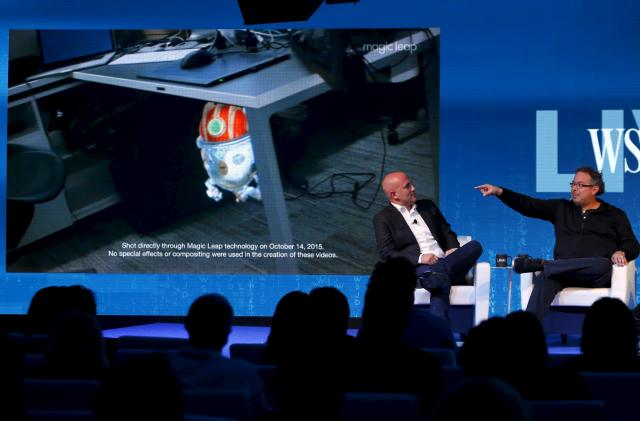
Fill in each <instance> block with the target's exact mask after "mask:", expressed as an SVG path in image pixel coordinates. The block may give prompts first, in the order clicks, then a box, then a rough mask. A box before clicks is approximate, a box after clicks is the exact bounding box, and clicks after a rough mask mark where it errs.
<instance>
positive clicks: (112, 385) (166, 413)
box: [94, 353, 184, 421]
mask: <svg viewBox="0 0 640 421" xmlns="http://www.w3.org/2000/svg"><path fill="white" fill-rule="evenodd" d="M183 412H184V403H183V400H182V390H181V388H180V383H179V381H178V379H177V377H176V375H175V373H174V371H173V370H172V369H171V366H170V365H169V362H168V360H167V357H166V355H163V354H160V353H153V354H149V355H145V356H143V357H139V358H136V359H132V360H129V361H127V362H125V363H123V364H121V365H119V366H116V367H114V368H113V369H111V370H110V371H109V372H108V374H107V375H106V377H105V379H104V380H103V382H102V384H101V386H100V388H99V389H98V391H97V392H96V397H95V404H94V413H95V420H96V421H123V420H124V421H137V420H154V421H182V420H183Z"/></svg>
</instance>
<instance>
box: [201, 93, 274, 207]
mask: <svg viewBox="0 0 640 421" xmlns="http://www.w3.org/2000/svg"><path fill="white" fill-rule="evenodd" d="M199 132H200V135H199V136H198V138H197V139H196V144H197V145H198V148H200V155H201V156H202V162H203V163H204V168H205V170H207V174H208V175H209V178H208V179H207V181H206V182H205V186H206V187H207V196H209V197H210V198H212V199H213V200H215V201H216V202H218V201H220V200H222V191H220V189H224V190H228V191H230V192H232V193H233V194H235V196H236V202H244V201H246V200H247V199H248V198H249V197H252V198H254V199H256V200H261V199H262V195H261V193H260V186H259V184H258V175H257V174H256V165H255V160H254V157H253V147H252V145H251V137H250V136H249V127H248V124H247V116H246V114H245V112H244V110H243V109H242V108H241V107H236V106H233V105H226V104H216V103H213V102H208V103H207V104H206V105H205V106H204V110H203V111H202V118H201V119H200V127H199ZM252 184H253V185H252Z"/></svg>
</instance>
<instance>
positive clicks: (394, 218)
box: [373, 172, 482, 319]
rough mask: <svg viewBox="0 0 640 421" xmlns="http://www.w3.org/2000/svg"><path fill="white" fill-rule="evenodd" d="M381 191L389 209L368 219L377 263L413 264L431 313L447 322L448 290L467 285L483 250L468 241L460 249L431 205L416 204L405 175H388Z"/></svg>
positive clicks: (413, 191) (478, 244)
mask: <svg viewBox="0 0 640 421" xmlns="http://www.w3.org/2000/svg"><path fill="white" fill-rule="evenodd" d="M382 189H383V190H384V193H385V195H386V196H387V199H389V206H387V207H386V208H384V209H383V210H381V211H380V212H378V214H377V215H376V216H375V217H374V218H373V227H374V230H375V236H376V244H377V246H378V252H379V253H380V258H381V259H382V260H387V259H390V258H394V257H404V258H405V259H407V260H409V261H410V262H411V263H412V264H413V265H415V268H416V275H417V277H418V282H419V284H420V286H421V287H422V288H424V289H426V290H428V291H429V292H430V293H431V312H432V313H433V314H435V315H437V316H439V317H441V318H444V319H448V309H449V293H450V291H451V285H452V284H453V285H464V284H465V283H466V282H465V280H464V277H465V275H466V274H467V273H468V272H469V270H470V269H471V268H472V267H473V265H474V264H475V262H476V260H478V258H479V257H480V255H481V254H482V246H481V245H480V243H478V242H477V241H470V242H468V243H467V244H465V245H464V246H462V247H460V243H458V236H457V235H456V233H455V232H453V230H452V229H451V225H449V223H448V222H447V220H446V219H445V217H444V216H443V215H442V213H441V212H440V209H438V207H437V206H436V204H435V203H433V201H431V200H416V188H415V186H414V185H413V182H412V181H411V179H409V177H408V176H407V175H406V174H405V173H403V172H392V173H389V174H387V175H386V176H385V177H384V179H383V180H382Z"/></svg>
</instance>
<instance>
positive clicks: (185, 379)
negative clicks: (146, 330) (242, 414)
mask: <svg viewBox="0 0 640 421" xmlns="http://www.w3.org/2000/svg"><path fill="white" fill-rule="evenodd" d="M232 323H233V309H232V308H231V305H230V304H229V302H228V301H227V299H226V298H224V297H223V296H222V295H219V294H206V295H203V296H201V297H199V298H197V299H196V300H195V301H194V302H193V304H191V307H190V308H189V312H188V313H187V317H186V319H185V322H184V326H185V328H186V330H187V333H188V334H189V345H188V346H186V347H184V348H183V349H182V350H180V352H179V353H177V354H175V355H171V357H170V362H171V367H172V368H173V370H174V372H175V373H176V375H177V376H178V379H179V380H180V383H181V384H182V386H183V387H184V388H216V389H229V390H235V391H242V392H244V393H245V394H246V395H247V396H248V397H249V402H250V405H251V411H252V412H253V413H255V414H257V415H258V414H260V413H261V412H263V411H264V407H265V402H264V394H263V391H262V380H261V378H260V375H259V374H258V371H257V369H256V367H255V366H254V365H253V364H250V363H248V362H246V361H243V360H236V359H230V358H227V357H224V356H223V355H222V354H221V352H222V348H223V347H224V346H225V345H226V343H227V340H228V337H229V333H231V325H232Z"/></svg>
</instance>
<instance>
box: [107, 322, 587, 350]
mask: <svg viewBox="0 0 640 421" xmlns="http://www.w3.org/2000/svg"><path fill="white" fill-rule="evenodd" d="M356 332H357V330H356V329H349V331H348V333H349V334H350V335H355V334H356ZM103 334H104V337H105V338H119V337H120V336H146V337H159V338H183V339H186V338H187V331H186V330H185V329H184V326H183V325H182V324H181V323H149V324H143V325H136V326H128V327H120V328H116V329H105V330H104V331H103ZM267 336H269V327H268V326H233V328H232V330H231V334H230V335H229V341H228V342H227V345H226V346H225V347H224V349H223V350H222V353H223V355H226V356H229V346H230V345H232V344H235V343H244V344H258V343H264V342H265V341H266V340H267ZM458 344H459V345H461V343H460V342H459V343H458ZM547 346H548V349H549V354H551V355H577V354H579V353H580V337H579V336H571V335H570V336H569V338H568V341H567V344H566V345H563V344H562V341H561V338H560V335H548V336H547Z"/></svg>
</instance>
